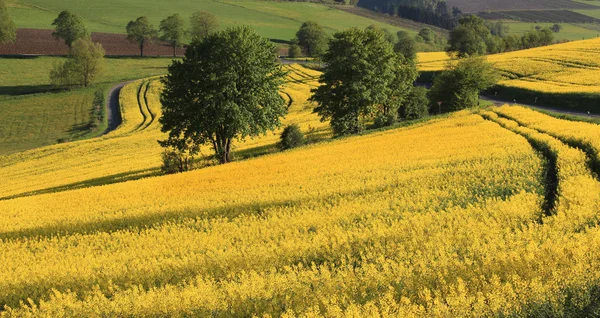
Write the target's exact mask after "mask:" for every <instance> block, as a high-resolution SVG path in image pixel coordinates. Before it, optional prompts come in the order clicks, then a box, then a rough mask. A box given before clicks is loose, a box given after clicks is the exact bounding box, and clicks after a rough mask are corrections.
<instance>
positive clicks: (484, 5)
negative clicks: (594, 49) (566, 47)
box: [447, 0, 594, 13]
mask: <svg viewBox="0 0 600 318" xmlns="http://www.w3.org/2000/svg"><path fill="white" fill-rule="evenodd" d="M447 2H448V6H450V7H452V6H456V7H459V8H460V9H461V10H462V11H463V12H468V13H476V12H481V11H503V10H557V9H594V6H593V5H590V4H587V3H585V2H583V1H582V2H575V1H571V0H479V1H473V0H448V1H447Z"/></svg>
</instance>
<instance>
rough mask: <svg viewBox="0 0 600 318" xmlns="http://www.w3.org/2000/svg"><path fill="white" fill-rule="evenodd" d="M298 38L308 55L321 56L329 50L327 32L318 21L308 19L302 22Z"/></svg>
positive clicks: (297, 34)
mask: <svg viewBox="0 0 600 318" xmlns="http://www.w3.org/2000/svg"><path fill="white" fill-rule="evenodd" d="M296 38H297V39H298V44H299V45H300V47H302V49H303V51H304V53H305V54H306V56H310V57H319V56H322V55H323V54H325V51H327V33H325V30H324V29H323V27H322V26H321V25H319V24H318V23H316V22H313V21H307V22H304V23H302V26H300V29H299V30H298V32H297V33H296Z"/></svg>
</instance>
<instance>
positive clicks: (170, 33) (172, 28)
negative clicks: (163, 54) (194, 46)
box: [159, 14, 185, 56]
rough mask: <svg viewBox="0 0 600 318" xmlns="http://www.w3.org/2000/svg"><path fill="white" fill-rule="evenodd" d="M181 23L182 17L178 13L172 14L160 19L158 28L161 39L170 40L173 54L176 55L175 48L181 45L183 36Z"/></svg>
mask: <svg viewBox="0 0 600 318" xmlns="http://www.w3.org/2000/svg"><path fill="white" fill-rule="evenodd" d="M183 23H184V22H183V19H182V18H181V16H180V15H179V14H174V15H172V16H169V17H168V18H166V19H164V20H162V21H160V25H159V30H160V32H161V33H162V36H161V39H162V40H164V41H169V42H171V46H172V47H173V56H176V55H177V54H176V52H175V49H176V48H177V47H181V46H182V45H183V37H184V36H185V30H184V28H183Z"/></svg>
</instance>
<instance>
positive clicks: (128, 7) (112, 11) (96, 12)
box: [10, 0, 400, 40]
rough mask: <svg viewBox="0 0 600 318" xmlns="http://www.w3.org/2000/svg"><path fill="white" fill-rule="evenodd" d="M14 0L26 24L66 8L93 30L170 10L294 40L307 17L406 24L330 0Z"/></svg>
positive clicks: (333, 22) (156, 17)
mask: <svg viewBox="0 0 600 318" xmlns="http://www.w3.org/2000/svg"><path fill="white" fill-rule="evenodd" d="M17 1H19V0H13V2H14V4H13V5H12V7H11V9H10V13H11V15H12V16H13V19H14V20H15V22H16V23H17V25H18V26H19V27H22V28H44V29H48V28H50V24H51V23H52V20H53V19H54V18H55V17H56V16H57V15H58V13H59V12H60V11H61V10H64V9H66V8H68V9H69V10H71V11H73V12H75V13H77V14H79V15H81V16H82V17H83V18H84V19H85V22H86V25H87V26H88V27H89V29H90V30H91V31H93V32H111V33H124V32H125V25H126V24H127V22H128V21H130V20H133V19H135V18H136V17H138V16H142V15H146V16H148V17H149V18H150V20H151V21H152V22H153V23H154V25H155V26H158V23H159V22H160V21H161V20H162V19H164V18H165V17H166V16H167V15H170V14H174V13H179V14H181V15H182V17H183V18H184V19H185V20H186V21H187V20H188V18H189V16H190V15H191V14H192V13H193V12H195V11H199V10H205V11H208V12H211V13H212V14H214V15H216V16H217V17H218V19H219V21H220V23H221V27H229V26H234V25H251V26H252V27H254V28H255V29H256V30H257V31H258V32H259V34H261V35H262V36H265V37H268V38H272V39H281V40H289V39H290V38H292V37H293V36H294V34H295V32H296V31H297V29H298V27H299V26H300V24H301V23H302V22H304V21H306V20H315V21H318V22H319V23H321V24H322V25H323V26H325V28H326V29H327V31H328V32H330V33H332V32H334V31H336V30H342V29H346V28H349V27H352V26H357V27H366V26H368V25H370V24H375V25H379V26H382V27H386V28H389V29H391V30H393V31H398V30H400V28H398V27H396V26H391V25H389V24H384V23H381V22H378V21H374V20H371V19H368V18H364V17H360V16H355V15H352V14H349V13H346V12H342V11H340V10H335V9H331V8H329V7H327V6H324V5H319V4H314V3H299V2H263V1H254V0H225V1H209V0H202V1H192V0H184V1H177V2H148V1H145V0H126V1H117V0H106V1H91V0H84V1H79V0H64V1H58V0H27V1H19V2H17Z"/></svg>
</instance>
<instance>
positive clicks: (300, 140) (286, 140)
mask: <svg viewBox="0 0 600 318" xmlns="http://www.w3.org/2000/svg"><path fill="white" fill-rule="evenodd" d="M304 142H305V140H304V134H303V133H302V131H301V130H300V127H298V125H296V124H292V125H289V126H287V127H285V129H283V132H282V133H281V142H280V143H279V147H280V148H281V149H283V150H285V149H291V148H296V147H299V146H302V145H303V144H304Z"/></svg>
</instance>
